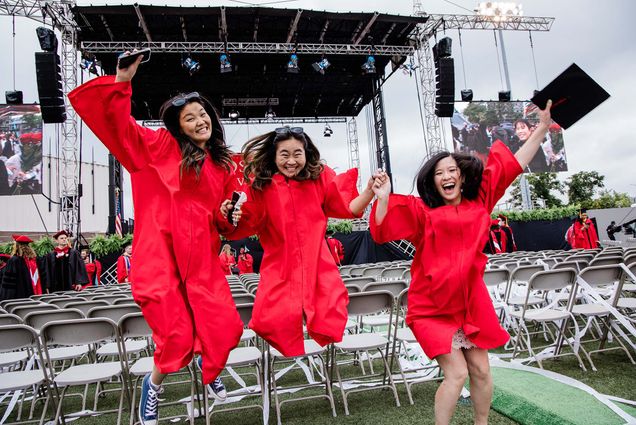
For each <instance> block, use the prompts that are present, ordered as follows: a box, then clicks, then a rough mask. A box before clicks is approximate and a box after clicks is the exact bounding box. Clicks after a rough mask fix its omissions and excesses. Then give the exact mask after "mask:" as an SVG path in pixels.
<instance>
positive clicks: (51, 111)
mask: <svg viewBox="0 0 636 425" xmlns="http://www.w3.org/2000/svg"><path fill="white" fill-rule="evenodd" d="M35 73H36V78H37V83H38V97H39V99H40V107H41V110H42V121H43V122H45V123H63V122H64V121H66V107H65V105H64V91H63V90H62V72H61V68H60V57H59V56H58V54H57V53H56V52H36V53H35Z"/></svg>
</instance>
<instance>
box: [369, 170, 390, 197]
mask: <svg viewBox="0 0 636 425" xmlns="http://www.w3.org/2000/svg"><path fill="white" fill-rule="evenodd" d="M372 178H373V184H372V187H371V190H373V193H375V195H376V196H377V197H378V199H387V198H388V197H389V194H390V193H391V181H390V180H389V176H388V174H387V173H386V172H385V171H384V170H379V171H378V172H377V173H375V174H374V175H373V177H372Z"/></svg>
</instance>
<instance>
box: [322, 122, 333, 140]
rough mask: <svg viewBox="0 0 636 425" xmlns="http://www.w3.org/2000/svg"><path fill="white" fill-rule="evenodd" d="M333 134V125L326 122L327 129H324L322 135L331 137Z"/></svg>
mask: <svg viewBox="0 0 636 425" xmlns="http://www.w3.org/2000/svg"><path fill="white" fill-rule="evenodd" d="M332 134H333V130H332V129H331V127H329V123H327V124H325V130H324V131H323V133H322V135H323V136H324V137H331V135H332Z"/></svg>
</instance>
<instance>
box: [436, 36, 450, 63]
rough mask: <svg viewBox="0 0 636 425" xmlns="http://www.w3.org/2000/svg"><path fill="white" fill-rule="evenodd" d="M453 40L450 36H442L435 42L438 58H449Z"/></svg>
mask: <svg viewBox="0 0 636 425" xmlns="http://www.w3.org/2000/svg"><path fill="white" fill-rule="evenodd" d="M452 45H453V40H452V39H451V38H450V37H444V38H442V39H441V40H440V41H439V42H438V43H437V55H438V56H439V57H440V58H449V57H450V56H451V54H452V50H453V49H452Z"/></svg>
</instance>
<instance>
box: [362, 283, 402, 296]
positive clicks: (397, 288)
mask: <svg viewBox="0 0 636 425" xmlns="http://www.w3.org/2000/svg"><path fill="white" fill-rule="evenodd" d="M408 287H409V285H408V284H407V283H406V282H405V281H403V280H392V281H388V282H371V283H367V284H366V285H364V288H363V289H362V292H369V291H388V292H390V293H391V294H392V295H393V297H394V298H397V297H398V296H399V295H400V293H401V292H402V291H404V290H405V289H408Z"/></svg>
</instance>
